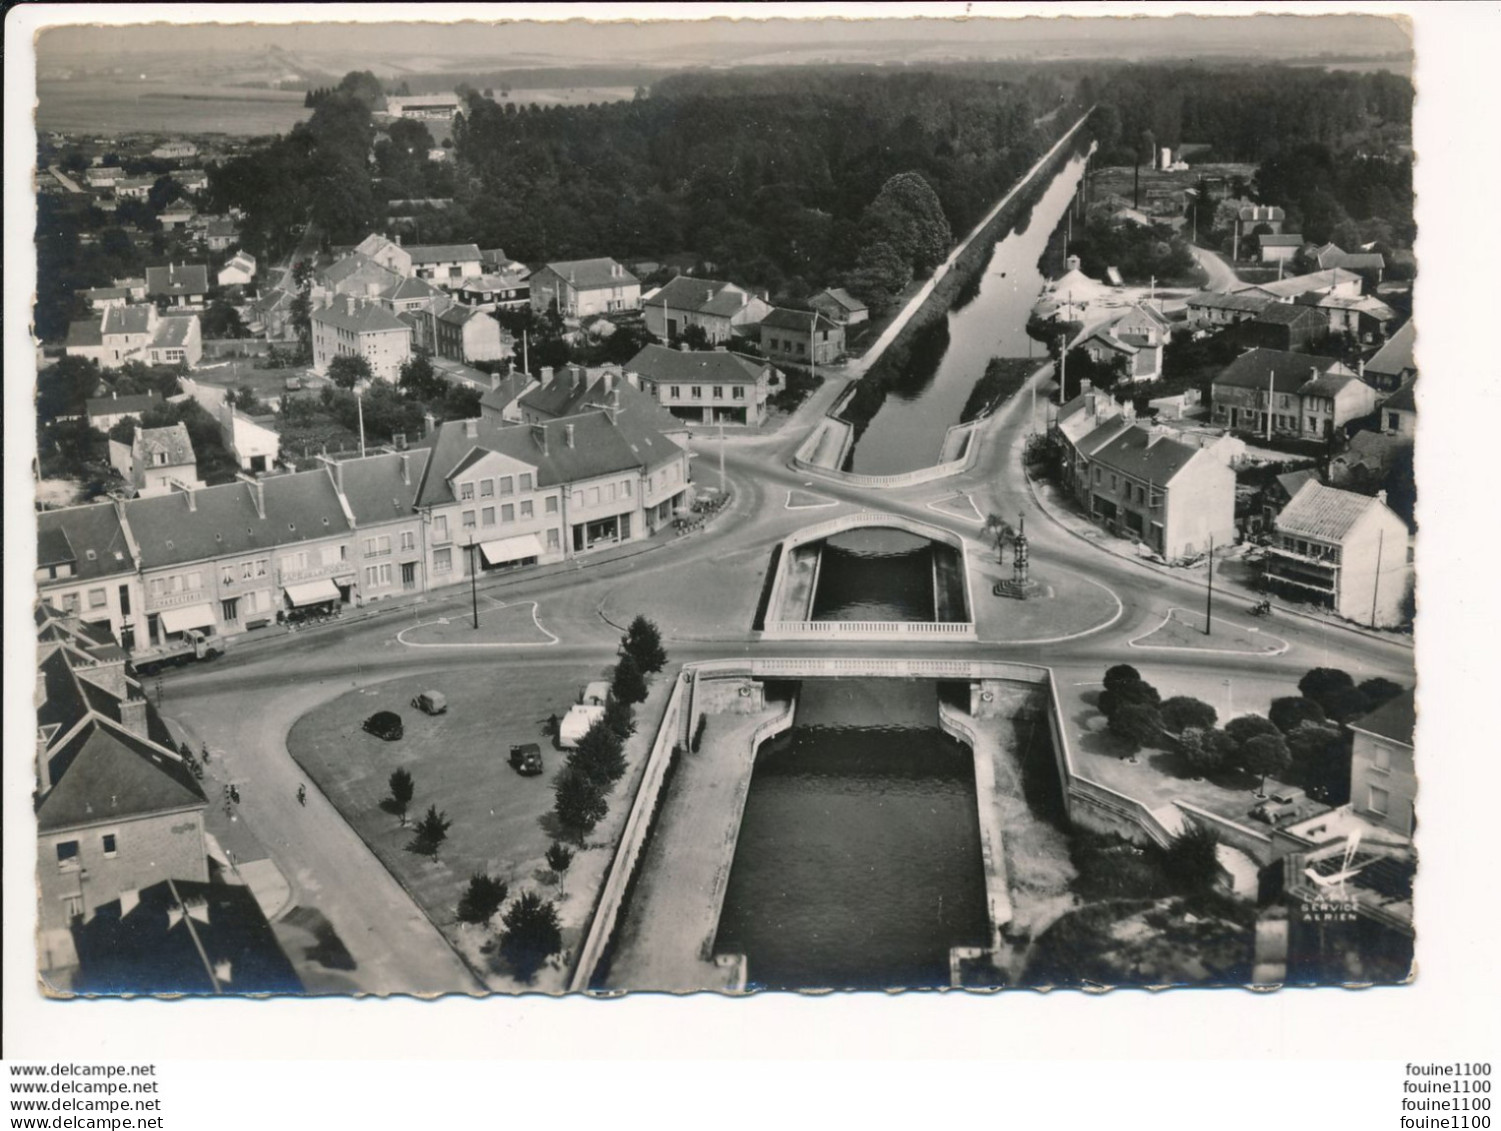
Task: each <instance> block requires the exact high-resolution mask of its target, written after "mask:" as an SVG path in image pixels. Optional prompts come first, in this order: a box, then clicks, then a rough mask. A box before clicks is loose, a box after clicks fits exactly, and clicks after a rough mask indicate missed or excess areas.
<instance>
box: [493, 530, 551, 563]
mask: <svg viewBox="0 0 1501 1131" xmlns="http://www.w3.org/2000/svg"><path fill="white" fill-rule="evenodd" d="M479 552H480V553H482V554H484V555H485V564H486V565H492V566H497V565H505V563H506V562H519V561H521V560H523V559H524V558H540V557H541V556H542V542H541V540H540V539H539V538H538V537H537V536H536V535H535V534H518V535H517V536H516V537H514V538H498V539H496V540H495V541H494V542H481V543H480V546H479Z"/></svg>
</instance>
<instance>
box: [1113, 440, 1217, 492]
mask: <svg viewBox="0 0 1501 1131" xmlns="http://www.w3.org/2000/svg"><path fill="white" fill-rule="evenodd" d="M1200 451H1201V449H1199V448H1195V447H1191V446H1189V445H1188V444H1182V443H1179V442H1178V441H1177V440H1170V439H1168V438H1167V437H1166V436H1163V435H1161V434H1160V433H1157V432H1153V431H1152V430H1151V429H1150V428H1145V427H1142V426H1139V425H1138V426H1135V427H1132V428H1128V429H1126V430H1125V431H1124V432H1122V433H1121V434H1120V435H1119V436H1117V437H1116V438H1115V439H1114V440H1111V441H1110V442H1109V443H1108V444H1106V445H1104V446H1103V447H1102V448H1100V449H1098V450H1097V451H1096V452H1095V454H1094V460H1095V462H1096V463H1097V464H1099V465H1100V466H1101V467H1105V468H1109V469H1111V470H1114V471H1118V472H1120V473H1122V474H1124V475H1129V476H1131V477H1133V478H1135V479H1145V480H1147V481H1148V482H1150V483H1158V484H1163V485H1166V484H1168V483H1170V482H1171V481H1172V480H1173V478H1174V477H1175V476H1176V475H1177V474H1178V473H1179V472H1180V471H1182V470H1183V469H1184V468H1185V467H1187V466H1188V464H1189V462H1190V461H1191V460H1192V459H1193V458H1194V457H1195V456H1196V455H1198V454H1199V452H1200Z"/></svg>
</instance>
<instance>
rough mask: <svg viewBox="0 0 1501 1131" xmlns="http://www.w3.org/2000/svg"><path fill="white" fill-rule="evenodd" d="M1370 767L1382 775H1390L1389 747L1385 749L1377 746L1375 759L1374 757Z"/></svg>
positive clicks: (1390, 757)
mask: <svg viewBox="0 0 1501 1131" xmlns="http://www.w3.org/2000/svg"><path fill="white" fill-rule="evenodd" d="M1372 765H1373V766H1374V767H1375V768H1376V769H1377V770H1378V771H1380V772H1381V773H1383V774H1389V773H1391V772H1392V752H1391V748H1390V747H1386V746H1378V747H1376V757H1375V759H1374V761H1373V762H1372Z"/></svg>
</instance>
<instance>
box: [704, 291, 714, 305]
mask: <svg viewBox="0 0 1501 1131" xmlns="http://www.w3.org/2000/svg"><path fill="white" fill-rule="evenodd" d="M704 301H705V302H713V301H714V288H713V287H706V288H705V289H704Z"/></svg>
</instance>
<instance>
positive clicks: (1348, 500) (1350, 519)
mask: <svg viewBox="0 0 1501 1131" xmlns="http://www.w3.org/2000/svg"><path fill="white" fill-rule="evenodd" d="M1380 505H1381V504H1380V503H1378V502H1377V501H1376V500H1375V499H1373V498H1371V497H1370V496H1369V495H1357V494H1355V493H1354V492H1353V491H1341V490H1339V489H1338V488H1336V487H1325V486H1324V485H1323V484H1321V483H1313V482H1309V483H1305V484H1303V486H1302V488H1301V489H1300V490H1299V491H1298V493H1297V494H1296V495H1294V496H1293V497H1292V500H1291V501H1290V502H1289V503H1288V504H1287V506H1285V507H1283V508H1282V513H1281V514H1279V515H1278V516H1277V529H1278V531H1280V532H1282V533H1285V534H1302V535H1305V536H1307V537H1309V538H1317V539H1320V540H1322V541H1325V542H1340V541H1343V540H1344V538H1345V536H1346V535H1348V534H1349V533H1350V531H1351V530H1352V529H1354V527H1355V524H1356V523H1357V522H1359V521H1360V520H1361V519H1362V518H1363V517H1364V516H1365V513H1366V512H1367V511H1368V510H1370V509H1371V508H1372V507H1374V506H1380Z"/></svg>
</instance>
